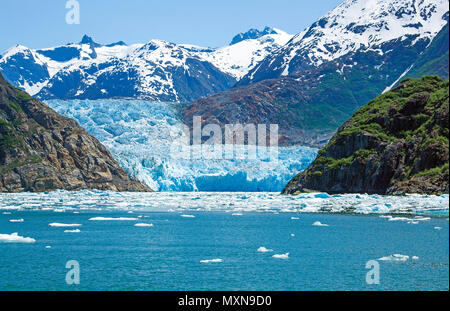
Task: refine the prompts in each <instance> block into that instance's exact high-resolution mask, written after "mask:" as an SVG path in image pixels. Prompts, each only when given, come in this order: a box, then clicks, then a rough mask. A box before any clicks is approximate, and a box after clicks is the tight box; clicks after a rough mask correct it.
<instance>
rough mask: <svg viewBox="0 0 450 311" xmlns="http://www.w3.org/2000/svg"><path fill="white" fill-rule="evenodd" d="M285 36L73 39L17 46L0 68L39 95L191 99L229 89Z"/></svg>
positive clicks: (269, 31)
mask: <svg viewBox="0 0 450 311" xmlns="http://www.w3.org/2000/svg"><path fill="white" fill-rule="evenodd" d="M291 38H292V36H291V35H289V34H287V33H285V32H283V31H281V30H278V29H272V28H266V29H264V30H263V31H262V32H260V36H256V37H255V36H249V37H248V38H247V39H244V38H243V40H241V41H240V42H237V43H236V44H233V45H230V46H225V47H223V48H217V49H213V48H203V47H198V46H194V45H188V44H174V43H170V42H167V41H162V40H151V41H150V42H148V43H147V44H133V45H129V46H128V45H126V44H125V43H124V42H122V41H119V42H117V43H113V44H109V45H101V44H98V43H96V42H95V41H94V40H93V39H92V38H90V37H88V36H84V37H83V39H82V40H81V41H80V42H79V43H76V44H74V43H70V44H66V45H62V46H57V47H52V48H48V49H41V50H33V49H29V48H27V47H25V46H21V45H17V46H15V47H13V48H11V49H9V50H7V51H6V52H5V53H3V54H2V55H1V58H0V71H1V72H2V73H3V74H4V76H5V77H6V79H7V80H8V81H9V82H11V83H12V84H13V85H15V86H17V87H19V88H22V89H24V90H25V91H27V92H28V93H30V94H31V95H34V96H36V97H38V98H40V99H51V98H59V99H75V98H76V99H97V98H113V97H133V98H142V99H149V100H161V101H192V100H195V99H197V98H200V97H202V96H208V95H210V94H213V93H216V92H220V91H223V90H226V89H229V88H230V87H232V86H233V85H234V84H235V83H236V82H237V81H238V80H239V79H240V78H241V77H242V76H244V75H245V74H246V73H247V72H248V71H249V70H250V69H252V68H253V67H254V66H255V65H256V64H257V63H258V62H259V61H261V60H262V59H264V58H265V57H266V56H267V55H268V54H269V53H271V52H273V51H274V50H276V49H278V48H280V47H281V46H282V45H284V44H285V43H286V42H287V41H289V40H290V39H291Z"/></svg>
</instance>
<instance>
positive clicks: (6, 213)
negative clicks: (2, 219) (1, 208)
mask: <svg viewBox="0 0 450 311" xmlns="http://www.w3.org/2000/svg"><path fill="white" fill-rule="evenodd" d="M3 215H11V212H3Z"/></svg>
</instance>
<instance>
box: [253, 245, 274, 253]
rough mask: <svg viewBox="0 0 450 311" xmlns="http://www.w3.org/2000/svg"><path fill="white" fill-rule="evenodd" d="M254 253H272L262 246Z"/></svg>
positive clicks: (271, 250)
mask: <svg viewBox="0 0 450 311" xmlns="http://www.w3.org/2000/svg"><path fill="white" fill-rule="evenodd" d="M256 251H257V252H260V253H269V252H273V249H268V248H265V247H264V246H261V247H260V248H258V249H257V250H256Z"/></svg>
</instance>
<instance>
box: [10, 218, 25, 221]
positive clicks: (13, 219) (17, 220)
mask: <svg viewBox="0 0 450 311" xmlns="http://www.w3.org/2000/svg"><path fill="white" fill-rule="evenodd" d="M9 221H10V222H23V218H21V219H10V220H9Z"/></svg>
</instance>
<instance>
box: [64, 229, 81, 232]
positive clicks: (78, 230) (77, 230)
mask: <svg viewBox="0 0 450 311" xmlns="http://www.w3.org/2000/svg"><path fill="white" fill-rule="evenodd" d="M64 232H65V233H80V232H81V231H80V229H74V230H64Z"/></svg>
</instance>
